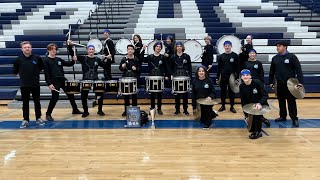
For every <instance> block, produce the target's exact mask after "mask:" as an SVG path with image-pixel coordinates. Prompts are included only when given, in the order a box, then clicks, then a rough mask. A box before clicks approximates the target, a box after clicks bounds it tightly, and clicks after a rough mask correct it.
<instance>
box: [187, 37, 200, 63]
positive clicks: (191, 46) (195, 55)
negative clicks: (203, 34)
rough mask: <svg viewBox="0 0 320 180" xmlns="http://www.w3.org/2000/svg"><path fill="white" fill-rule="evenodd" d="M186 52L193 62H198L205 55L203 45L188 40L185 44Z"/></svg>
mask: <svg viewBox="0 0 320 180" xmlns="http://www.w3.org/2000/svg"><path fill="white" fill-rule="evenodd" d="M183 45H184V48H185V51H184V53H186V54H188V55H189V56H190V59H191V62H196V61H198V60H199V59H200V58H201V56H202V53H203V49H202V46H201V44H200V43H199V42H198V41H196V40H187V41H186V42H184V43H183Z"/></svg>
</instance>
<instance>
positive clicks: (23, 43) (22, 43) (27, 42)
mask: <svg viewBox="0 0 320 180" xmlns="http://www.w3.org/2000/svg"><path fill="white" fill-rule="evenodd" d="M25 44H30V46H31V43H30V42H29V41H22V42H21V43H20V47H22V46H23V45H25Z"/></svg>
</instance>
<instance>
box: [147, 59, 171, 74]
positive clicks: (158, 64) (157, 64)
mask: <svg viewBox="0 0 320 180" xmlns="http://www.w3.org/2000/svg"><path fill="white" fill-rule="evenodd" d="M146 62H148V69H149V75H150V76H168V73H167V63H166V60H165V58H164V55H162V54H160V55H159V56H155V55H154V54H151V55H149V56H147V58H146Z"/></svg>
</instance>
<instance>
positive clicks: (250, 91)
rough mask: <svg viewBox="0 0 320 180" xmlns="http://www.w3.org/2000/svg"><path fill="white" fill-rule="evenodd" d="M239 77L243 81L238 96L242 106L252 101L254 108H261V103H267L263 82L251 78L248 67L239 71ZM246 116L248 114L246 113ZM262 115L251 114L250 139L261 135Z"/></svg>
mask: <svg viewBox="0 0 320 180" xmlns="http://www.w3.org/2000/svg"><path fill="white" fill-rule="evenodd" d="M241 79H242V80H243V82H244V83H242V84H241V85H240V97H241V105H242V107H243V106H244V105H246V104H250V103H254V104H255V108H256V109H262V105H267V104H268V103H267V100H268V93H267V92H266V91H265V89H264V84H263V83H262V82H261V81H259V80H258V79H251V72H250V71H249V70H248V69H244V70H242V71H241ZM246 116H248V114H246ZM261 128H262V115H253V121H252V129H251V130H250V132H252V134H251V135H250V136H249V138H250V139H258V138H260V137H262V129H261Z"/></svg>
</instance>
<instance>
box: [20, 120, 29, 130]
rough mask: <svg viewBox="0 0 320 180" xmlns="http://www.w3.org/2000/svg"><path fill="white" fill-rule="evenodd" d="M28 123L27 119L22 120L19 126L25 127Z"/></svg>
mask: <svg viewBox="0 0 320 180" xmlns="http://www.w3.org/2000/svg"><path fill="white" fill-rule="evenodd" d="M28 125H29V121H27V120H23V121H22V123H21V125H20V128H21V129H23V128H26V127H28Z"/></svg>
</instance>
